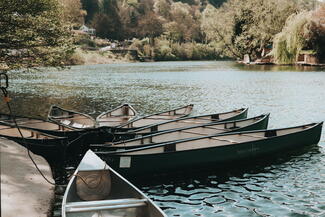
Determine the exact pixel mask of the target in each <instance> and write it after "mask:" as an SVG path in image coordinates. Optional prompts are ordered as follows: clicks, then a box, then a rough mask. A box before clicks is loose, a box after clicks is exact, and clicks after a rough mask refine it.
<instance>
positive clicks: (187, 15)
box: [164, 2, 201, 42]
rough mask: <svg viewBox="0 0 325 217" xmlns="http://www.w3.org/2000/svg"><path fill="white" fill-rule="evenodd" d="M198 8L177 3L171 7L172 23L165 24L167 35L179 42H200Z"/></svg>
mask: <svg viewBox="0 0 325 217" xmlns="http://www.w3.org/2000/svg"><path fill="white" fill-rule="evenodd" d="M196 12H197V8H195V7H191V6H190V5H188V4H185V3H181V2H176V3H173V4H172V5H171V11H170V21H169V22H167V23H165V24H164V29H165V35H166V36H167V37H168V38H169V39H171V40H173V41H178V42H188V41H192V40H199V39H200V37H201V35H200V32H201V30H200V17H199V16H200V13H196Z"/></svg>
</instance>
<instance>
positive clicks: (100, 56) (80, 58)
mask: <svg viewBox="0 0 325 217" xmlns="http://www.w3.org/2000/svg"><path fill="white" fill-rule="evenodd" d="M127 62H134V60H132V58H131V57H130V56H129V55H118V54H113V53H111V52H109V51H105V52H101V51H99V50H83V49H81V48H77V49H76V50H75V52H74V53H73V54H72V56H71V58H70V59H69V60H68V61H67V65H94V64H110V63H127Z"/></svg>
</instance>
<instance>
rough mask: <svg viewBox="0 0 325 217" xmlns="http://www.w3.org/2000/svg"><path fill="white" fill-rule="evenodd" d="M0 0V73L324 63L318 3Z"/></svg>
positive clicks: (323, 23)
mask: <svg viewBox="0 0 325 217" xmlns="http://www.w3.org/2000/svg"><path fill="white" fill-rule="evenodd" d="M17 2H18V0H3V1H1V2H0V8H1V9H2V12H3V13H1V15H0V18H1V19H0V20H1V22H0V28H1V29H2V30H3V34H1V35H0V70H2V71H10V70H15V69H28V68H35V67H44V66H45V67H47V66H50V67H53V66H54V67H64V66H66V65H83V64H86V65H88V64H107V63H122V62H136V61H178V60H224V59H227V60H229V59H231V60H236V61H241V62H242V63H246V64H258V65H260V64H280V65H289V64H291V65H320V66H323V65H324V63H325V3H324V1H321V0H247V1H242V0H30V1H28V2H27V3H26V4H18V3H17Z"/></svg>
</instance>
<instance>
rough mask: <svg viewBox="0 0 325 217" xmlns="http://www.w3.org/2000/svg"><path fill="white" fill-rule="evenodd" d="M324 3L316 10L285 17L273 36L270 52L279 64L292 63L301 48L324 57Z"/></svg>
mask: <svg viewBox="0 0 325 217" xmlns="http://www.w3.org/2000/svg"><path fill="white" fill-rule="evenodd" d="M324 18H325V5H323V7H320V8H319V9H318V10H316V11H310V12H300V13H299V14H294V15H292V16H290V17H289V18H288V19H287V22H286V25H285V26H284V28H283V29H282V31H281V32H280V33H278V34H277V35H276V36H275V38H274V43H273V45H274V46H273V50H272V54H273V56H274V59H275V61H276V62H277V63H279V64H292V63H294V62H295V61H296V60H297V57H298V55H299V54H300V53H301V51H302V50H312V51H310V52H313V53H315V54H316V55H317V56H318V57H319V59H321V60H322V59H324V58H325V26H324V23H325V21H324V20H323V19H324Z"/></svg>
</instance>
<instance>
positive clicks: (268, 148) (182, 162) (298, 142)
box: [96, 123, 323, 178]
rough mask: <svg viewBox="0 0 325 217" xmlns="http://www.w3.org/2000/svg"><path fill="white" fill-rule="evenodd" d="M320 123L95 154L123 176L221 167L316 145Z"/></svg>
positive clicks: (319, 132) (319, 133) (318, 138)
mask: <svg viewBox="0 0 325 217" xmlns="http://www.w3.org/2000/svg"><path fill="white" fill-rule="evenodd" d="M322 124H323V123H312V124H307V125H302V126H297V127H290V128H282V129H272V130H259V131H245V132H240V133H238V132H236V133H226V134H221V135H218V136H204V137H196V138H190V139H184V140H178V141H173V142H168V143H162V144H158V145H154V146H149V147H143V148H135V149H130V150H125V151H119V152H96V153H97V154H98V155H99V156H100V157H101V158H102V159H103V160H105V161H106V162H107V163H108V164H109V165H111V166H112V167H113V168H115V169H116V170H117V171H118V172H119V173H121V174H122V175H123V176H125V177H131V178H132V177H136V176H146V175H152V174H162V173H163V174H168V173H174V172H176V171H182V172H184V171H192V170H194V169H199V170H200V169H206V168H221V167H224V166H225V165H227V166H228V164H232V163H234V162H242V161H246V160H252V159H256V158H260V157H263V156H270V155H272V154H274V153H277V152H284V151H287V150H295V149H297V148H299V147H302V146H307V145H312V144H317V143H318V142H319V140H320V136H321V130H322Z"/></svg>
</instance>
